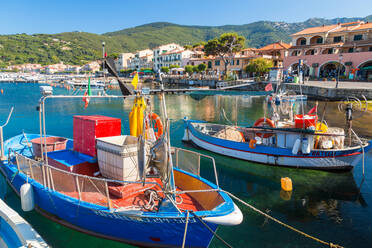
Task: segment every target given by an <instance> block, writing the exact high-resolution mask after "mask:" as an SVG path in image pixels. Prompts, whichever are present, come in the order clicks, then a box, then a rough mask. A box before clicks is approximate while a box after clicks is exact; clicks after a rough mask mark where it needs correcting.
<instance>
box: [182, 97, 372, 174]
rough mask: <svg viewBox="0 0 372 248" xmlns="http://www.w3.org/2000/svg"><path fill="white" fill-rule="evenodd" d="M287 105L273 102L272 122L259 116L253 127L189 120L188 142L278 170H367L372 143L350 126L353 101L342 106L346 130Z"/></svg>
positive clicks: (314, 112) (186, 122)
mask: <svg viewBox="0 0 372 248" xmlns="http://www.w3.org/2000/svg"><path fill="white" fill-rule="evenodd" d="M288 103H289V102H288V101H280V100H278V104H277V103H275V104H272V109H273V114H272V117H271V118H272V119H269V118H268V117H262V118H259V119H258V120H256V122H255V123H254V125H253V126H250V127H247V126H236V125H222V124H215V123H207V122H204V121H199V120H187V118H185V119H184V121H185V134H184V137H183V140H184V141H191V142H192V143H194V144H196V145H197V146H199V147H201V148H204V149H206V150H209V151H212V152H215V153H219V154H222V155H226V156H230V157H234V158H238V159H243V160H247V161H252V162H257V163H263V164H269V165H275V166H285V167H294V168H305V169H319V170H351V169H352V168H354V167H355V166H356V165H357V164H358V163H359V162H360V161H362V164H363V170H364V155H365V153H367V152H368V151H369V150H370V149H371V147H372V145H371V144H372V142H371V141H370V140H367V139H365V138H361V137H359V136H358V135H357V134H356V133H355V132H354V130H353V129H352V128H351V122H352V119H353V117H352V112H353V105H352V103H348V104H346V105H345V106H344V107H341V108H340V109H343V110H342V111H345V112H346V124H347V127H346V131H345V130H344V129H343V128H338V127H330V126H328V125H327V123H326V121H325V120H324V114H323V115H322V117H321V118H319V119H318V115H317V106H315V107H314V108H312V109H311V110H310V111H309V112H308V113H307V114H302V115H300V114H297V115H296V114H294V109H293V106H294V103H289V104H288ZM354 109H356V107H355V106H354ZM302 110H303V107H302ZM354 111H356V110H354ZM323 113H324V111H323ZM284 115H285V116H286V118H283V116H284Z"/></svg>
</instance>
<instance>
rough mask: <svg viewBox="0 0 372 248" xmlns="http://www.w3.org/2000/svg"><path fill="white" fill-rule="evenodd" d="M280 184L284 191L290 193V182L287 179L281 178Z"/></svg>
mask: <svg viewBox="0 0 372 248" xmlns="http://www.w3.org/2000/svg"><path fill="white" fill-rule="evenodd" d="M280 182H281V185H282V189H283V190H284V191H292V180H291V179H290V178H289V177H282V179H281V180H280Z"/></svg>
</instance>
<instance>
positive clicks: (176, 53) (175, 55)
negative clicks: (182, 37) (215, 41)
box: [158, 48, 194, 68]
mask: <svg viewBox="0 0 372 248" xmlns="http://www.w3.org/2000/svg"><path fill="white" fill-rule="evenodd" d="M193 54H194V51H190V50H185V49H183V48H176V49H174V50H171V51H169V52H165V53H161V54H160V55H159V56H158V58H159V59H160V61H162V66H167V67H169V66H171V65H174V66H178V67H184V66H185V65H187V62H188V61H189V60H190V58H191V57H192V56H193ZM160 68H161V67H160Z"/></svg>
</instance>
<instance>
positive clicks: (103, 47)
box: [102, 41, 106, 85]
mask: <svg viewBox="0 0 372 248" xmlns="http://www.w3.org/2000/svg"><path fill="white" fill-rule="evenodd" d="M105 44H106V43H105V42H104V41H102V72H103V84H104V85H105V84H106V76H105V57H106V56H105Z"/></svg>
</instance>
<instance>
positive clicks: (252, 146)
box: [249, 139, 257, 149]
mask: <svg viewBox="0 0 372 248" xmlns="http://www.w3.org/2000/svg"><path fill="white" fill-rule="evenodd" d="M256 143H257V140H255V139H251V140H250V141H249V148H251V149H254V148H256Z"/></svg>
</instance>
